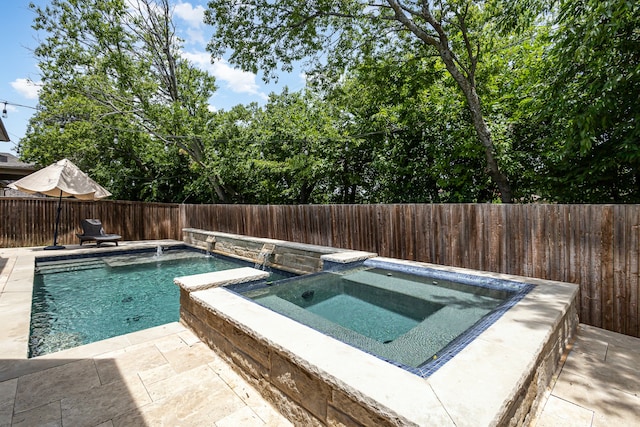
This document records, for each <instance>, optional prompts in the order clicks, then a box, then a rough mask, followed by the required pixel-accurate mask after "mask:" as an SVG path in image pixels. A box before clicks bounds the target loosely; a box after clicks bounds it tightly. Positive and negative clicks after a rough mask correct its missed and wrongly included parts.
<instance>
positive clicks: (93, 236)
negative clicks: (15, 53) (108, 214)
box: [76, 219, 122, 247]
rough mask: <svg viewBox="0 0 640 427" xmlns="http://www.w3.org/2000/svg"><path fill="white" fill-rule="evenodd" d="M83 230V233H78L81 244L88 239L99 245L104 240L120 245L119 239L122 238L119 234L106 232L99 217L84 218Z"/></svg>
mask: <svg viewBox="0 0 640 427" xmlns="http://www.w3.org/2000/svg"><path fill="white" fill-rule="evenodd" d="M82 230H83V231H84V233H83V234H78V233H76V236H78V238H79V239H80V246H82V244H83V243H84V242H86V241H95V242H96V245H97V246H98V247H100V244H101V243H104V242H114V243H115V244H116V246H118V240H120V239H122V236H120V235H119V234H107V233H105V232H104V228H102V223H101V222H100V220H99V219H83V220H82Z"/></svg>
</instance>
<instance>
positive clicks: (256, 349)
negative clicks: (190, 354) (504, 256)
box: [180, 235, 578, 426]
mask: <svg viewBox="0 0 640 427" xmlns="http://www.w3.org/2000/svg"><path fill="white" fill-rule="evenodd" d="M214 237H215V238H216V240H217V238H218V236H217V235H215V236H214ZM222 237H224V238H225V239H228V238H227V236H226V235H225V236H222ZM205 239H206V238H205ZM244 239H249V241H250V240H251V238H245V237H243V238H240V239H238V238H237V237H232V238H231V240H234V241H236V242H237V241H241V242H243V243H242V246H245V247H248V246H250V245H249V244H245V243H244V242H245V240H244ZM258 244H259V242H258ZM258 244H256V245H254V246H252V247H253V248H254V249H253V250H252V251H251V252H252V253H253V254H255V253H256V251H257V248H258ZM280 244H281V243H280ZM221 247H222V246H221ZM221 247H219V248H218V249H220V248H221ZM227 247H228V246H227ZM281 247H282V248H286V245H282V246H281ZM331 251H334V252H335V253H336V254H335V255H331ZM340 252H341V250H339V249H335V248H326V249H323V250H321V251H317V252H316V254H324V255H316V254H314V255H313V256H314V257H318V258H319V260H320V263H321V264H322V261H323V257H324V259H327V260H328V261H331V262H329V264H332V263H333V262H334V261H336V260H338V261H339V262H341V261H343V260H342V259H341V257H342V256H343V255H341V254H340ZM347 258H348V257H347ZM383 260H384V262H397V263H401V264H404V265H406V266H408V267H411V268H418V269H419V268H426V269H432V270H437V271H441V272H443V274H444V273H447V272H453V273H456V274H463V275H473V276H477V277H485V278H487V279H500V280H510V281H519V282H523V283H528V284H532V285H535V287H534V289H533V290H532V291H531V292H529V293H528V294H527V295H526V296H525V297H524V298H522V300H521V301H519V302H518V303H517V304H516V305H515V306H514V307H512V308H511V309H510V310H509V311H507V312H506V313H505V314H504V315H503V316H502V317H501V318H500V319H498V320H497V321H496V322H495V323H494V324H493V325H491V326H490V327H489V328H488V329H487V330H486V331H485V332H483V333H482V334H480V336H478V337H477V338H475V339H474V340H473V341H472V342H471V343H469V344H468V345H467V346H466V347H465V348H464V349H463V350H462V351H460V352H459V353H458V354H457V355H456V356H454V357H453V358H452V359H451V360H450V361H449V362H447V363H446V364H444V365H443V366H442V367H440V368H439V369H438V370H437V371H436V372H435V373H433V374H432V375H431V376H429V377H428V378H421V377H419V376H417V375H414V374H412V373H409V372H407V371H405V370H403V369H401V368H399V367H397V366H394V365H392V364H389V363H386V362H384V361H382V360H381V359H379V358H377V357H375V356H372V355H370V354H367V353H364V352H362V351H359V350H357V349H355V348H353V347H351V346H349V345H347V344H344V343H342V342H339V341H337V340H334V339H332V338H330V337H328V336H326V335H324V334H322V333H320V332H317V331H315V330H313V329H311V328H308V327H306V326H304V325H302V324H300V323H298V322H295V321H293V320H291V319H288V318H286V317H284V316H282V315H279V314H277V313H275V312H273V311H271V310H269V309H266V308H264V307H261V306H259V305H258V304H255V303H253V302H252V301H248V300H247V299H245V298H243V297H241V296H239V295H237V294H234V293H232V292H230V291H229V290H227V289H225V288H224V287H223V286H224V281H221V282H218V283H217V284H216V285H215V286H209V287H207V288H206V289H204V290H196V291H191V290H189V289H187V288H184V287H181V290H180V305H181V306H180V319H181V322H183V323H184V324H186V325H188V326H189V327H190V328H191V329H192V330H193V331H194V332H195V333H196V334H197V335H198V336H199V337H200V338H201V339H202V341H203V342H206V343H207V344H208V345H209V346H210V347H211V348H213V349H214V350H216V352H217V353H218V354H219V355H220V356H222V357H223V358H225V359H226V360H228V361H229V362H230V363H231V365H232V366H233V367H234V368H235V369H236V370H237V371H238V372H239V373H240V374H241V375H242V376H243V377H244V378H246V379H247V380H248V381H249V382H251V383H252V384H253V385H254V386H255V387H256V388H257V389H258V390H259V391H260V392H261V393H262V394H263V396H264V397H265V398H266V399H267V400H269V401H270V402H272V403H273V404H274V406H276V407H277V408H278V409H279V411H280V412H281V413H282V414H283V415H284V416H286V417H287V418H288V419H290V420H291V421H292V422H293V423H294V424H296V425H349V426H351V425H353V426H400V425H403V426H404V425H438V426H447V425H451V426H454V425H456V426H465V425H468V426H485V425H486V426H495V425H499V426H502V425H513V426H519V425H527V424H528V422H529V421H530V419H531V416H532V415H531V414H533V413H535V411H536V410H537V407H538V403H539V401H540V399H541V398H542V396H543V395H544V392H545V390H546V387H547V385H548V384H549V383H550V381H551V379H552V377H553V375H554V372H555V370H556V368H557V366H558V362H559V360H560V357H561V355H562V354H563V352H564V351H565V349H566V346H567V344H568V342H569V339H570V337H571V336H572V335H573V333H574V331H575V328H576V326H577V323H578V318H577V310H576V300H577V286H575V285H572V284H567V283H560V282H551V281H544V280H539V279H532V278H525V277H518V276H508V275H501V274H494V273H486V272H476V271H472V270H466V269H460V268H450V267H443V266H437V265H432V264H424V263H416V262H408V261H399V260H389V259H383ZM314 263H315V261H314ZM314 265H317V264H314ZM251 274H255V273H251ZM198 289H201V288H198Z"/></svg>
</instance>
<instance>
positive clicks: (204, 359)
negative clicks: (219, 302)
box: [0, 242, 640, 427]
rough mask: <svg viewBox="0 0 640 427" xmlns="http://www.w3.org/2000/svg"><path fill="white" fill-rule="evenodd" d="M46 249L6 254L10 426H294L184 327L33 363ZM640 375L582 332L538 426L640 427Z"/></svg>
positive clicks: (602, 335) (2, 373)
mask: <svg viewBox="0 0 640 427" xmlns="http://www.w3.org/2000/svg"><path fill="white" fill-rule="evenodd" d="M155 243H156V242H148V243H147V244H155ZM125 245H127V243H125ZM71 248H73V247H70V249H71ZM37 250H38V249H29V248H24V249H0V273H1V274H0V426H40V425H50V426H62V425H64V426H70V425H71V426H76V425H77V426H120V425H123V426H124V425H126V426H130V425H145V426H154V425H167V426H168V425H171V426H175V425H183V426H192V425H193V426H200V425H210V426H240V425H241V426H254V425H255V426H263V425H272V426H276V425H278V426H280V425H283V426H284V425H291V424H290V423H289V422H288V421H287V420H286V419H284V418H283V417H282V416H281V415H280V414H278V413H277V412H276V411H275V410H274V409H273V408H272V407H271V406H270V405H269V404H268V403H267V402H266V401H264V400H263V399H262V397H261V396H260V395H259V394H258V393H257V392H256V391H255V390H254V389H253V388H252V387H251V386H250V385H248V384H247V383H246V382H245V381H244V380H243V379H242V378H241V377H240V376H238V375H237V374H236V373H235V372H234V371H233V370H232V369H231V368H230V367H229V366H228V365H227V364H226V363H225V362H223V361H222V360H221V359H220V358H219V357H218V356H217V355H216V354H215V353H214V352H213V351H212V350H210V349H209V348H208V347H207V346H206V345H204V344H203V343H202V342H200V341H199V340H198V339H197V337H195V335H193V334H192V333H191V331H189V330H187V329H186V328H185V327H184V326H182V325H180V324H178V323H171V324H167V325H163V326H160V327H157V328H152V329H148V330H144V331H140V332H136V333H133V334H128V335H124V336H120V337H115V338H112V339H109V340H105V341H100V342H97V343H93V344H88V345H86V346H82V347H77V348H75V349H70V350H66V351H63V352H59V353H55V354H51V355H46V356H41V357H38V358H34V359H26V337H27V336H28V326H29V310H30V301H31V286H32V283H28V280H25V278H24V277H23V270H25V269H28V268H33V261H32V260H33V256H34V255H33V254H34V252H36V251H37ZM105 250H108V249H105ZM25 329H26V333H25ZM638 367H640V340H639V339H635V338H631V337H628V336H624V335H620V334H615V333H612V332H608V331H604V330H601V329H598V328H593V327H589V326H586V325H580V327H579V328H578V333H577V339H576V341H575V342H574V344H573V349H572V351H571V352H570V353H569V354H568V356H567V357H566V360H565V361H564V364H563V366H562V369H561V371H559V376H558V378H557V379H555V381H554V382H553V383H552V388H551V389H550V391H549V392H548V397H547V400H546V403H545V404H544V405H542V407H541V410H540V412H539V413H538V416H537V417H536V419H535V420H534V421H533V425H537V426H610V425H615V426H616V427H621V426H636V425H639V424H640V410H639V409H638V408H640V375H639V374H638ZM499 375H500V374H499V372H497V373H496V376H497V378H496V381H498V380H499ZM469 421H470V423H472V420H469Z"/></svg>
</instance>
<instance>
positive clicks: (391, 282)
mask: <svg viewBox="0 0 640 427" xmlns="http://www.w3.org/2000/svg"><path fill="white" fill-rule="evenodd" d="M515 294H516V292H515V291H513V290H509V289H496V288H490V287H481V286H474V285H470V284H464V283H457V282H453V281H448V280H442V279H438V280H435V279H434V278H431V277H423V276H417V275H413V274H408V273H404V272H401V271H389V270H385V269H380V268H358V269H354V270H348V271H345V272H323V273H320V274H316V275H311V276H308V277H305V276H302V277H300V278H295V279H290V280H284V281H282V282H278V283H276V284H274V285H273V286H267V287H263V288H261V289H254V290H250V291H247V292H244V293H243V295H245V296H246V297H248V298H251V299H253V300H255V301H256V302H257V303H258V304H261V305H263V306H265V307H267V308H270V309H272V310H274V311H276V312H278V313H280V314H283V315H285V316H288V317H290V318H292V319H294V320H297V321H299V322H300V323H303V324H305V325H307V326H310V327H312V328H314V329H316V330H318V331H320V332H323V333H325V334H327V335H329V336H332V337H334V338H336V339H339V340H341V341H343V342H345V343H347V344H351V345H353V346H354V347H357V348H360V349H362V350H364V351H366V352H369V353H371V354H374V355H377V356H379V357H381V358H383V359H385V360H388V361H391V362H394V363H396V364H399V365H401V366H403V367H408V368H420V367H422V366H424V365H425V364H428V363H429V362H431V361H432V360H434V358H438V357H440V355H441V354H442V352H443V351H444V349H445V348H447V346H449V345H450V344H451V343H452V342H454V341H455V340H456V339H457V338H458V337H460V336H461V335H462V334H464V333H465V332H466V331H467V330H469V329H470V328H471V327H473V326H474V325H475V324H476V323H478V322H479V321H480V320H481V319H483V318H485V317H486V316H488V315H489V314H491V313H492V312H494V311H495V310H496V309H497V308H499V307H501V306H502V305H503V304H505V302H506V301H508V300H509V299H510V298H512V297H513V296H514V295H515Z"/></svg>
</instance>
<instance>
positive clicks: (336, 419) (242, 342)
mask: <svg viewBox="0 0 640 427" xmlns="http://www.w3.org/2000/svg"><path fill="white" fill-rule="evenodd" d="M180 320H181V322H183V323H185V324H186V325H187V326H188V327H190V328H191V329H192V330H193V331H194V332H195V333H196V335H198V337H199V338H200V339H201V340H202V341H203V342H205V343H206V344H207V345H208V346H209V347H211V348H212V349H213V350H215V351H216V353H217V354H218V355H220V356H221V357H222V358H224V359H226V360H227V361H228V362H230V364H231V366H233V367H234V368H236V371H237V372H238V373H240V374H241V375H242V376H243V377H244V378H245V379H246V380H247V381H249V382H250V383H251V384H252V385H253V386H254V387H256V389H258V391H260V393H261V394H262V395H263V396H264V397H265V399H267V400H268V401H270V402H271V403H272V404H273V405H274V406H275V407H276V408H277V409H278V410H279V411H280V412H281V413H282V414H283V415H284V416H285V417H287V418H288V419H289V420H291V421H292V422H293V423H294V424H295V425H305V426H371V427H373V426H382V427H384V426H399V425H404V424H403V423H402V422H401V421H400V420H394V419H388V418H385V417H384V416H383V415H382V414H378V413H377V411H376V408H369V407H365V406H364V405H363V404H361V403H360V402H356V401H355V400H353V399H352V398H351V397H349V396H347V395H346V394H345V393H344V392H342V391H341V390H339V389H338V388H336V387H333V386H332V385H331V384H328V383H327V382H326V381H324V380H323V379H322V378H321V377H320V376H319V375H316V374H314V372H309V371H308V370H304V369H302V368H301V367H300V366H298V365H296V364H295V362H294V361H292V360H289V358H287V357H284V356H283V355H282V354H280V353H279V352H278V351H276V350H274V349H273V348H270V347H269V346H268V345H267V343H263V342H260V341H259V340H257V339H256V338H255V337H253V336H251V335H250V334H248V333H247V332H246V331H244V330H242V329H241V328H239V327H237V326H235V325H234V324H233V322H232V320H231V319H223V318H221V317H220V316H219V315H218V314H216V313H213V312H212V311H210V310H209V309H207V308H206V307H203V306H202V305H200V304H198V303H196V302H194V301H193V300H192V299H191V298H190V296H189V292H187V291H185V290H184V289H181V290H180Z"/></svg>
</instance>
